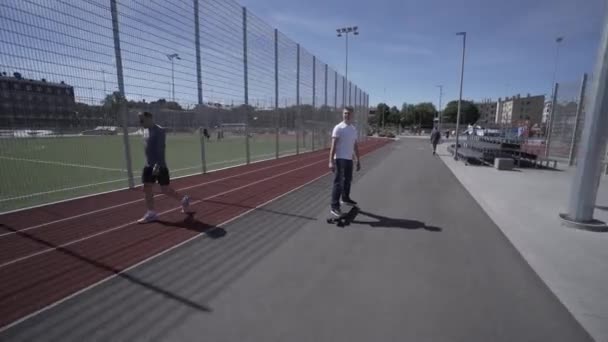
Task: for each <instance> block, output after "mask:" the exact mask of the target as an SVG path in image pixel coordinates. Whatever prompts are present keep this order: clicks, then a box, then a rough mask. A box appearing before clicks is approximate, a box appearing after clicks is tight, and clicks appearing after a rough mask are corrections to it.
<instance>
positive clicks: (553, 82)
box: [551, 37, 564, 88]
mask: <svg viewBox="0 0 608 342" xmlns="http://www.w3.org/2000/svg"><path fill="white" fill-rule="evenodd" d="M562 41H564V37H557V38H556V39H555V65H554V66H553V81H552V82H551V88H553V85H554V84H555V81H556V80H555V78H556V77H557V65H558V62H559V46H560V43H561V42H562Z"/></svg>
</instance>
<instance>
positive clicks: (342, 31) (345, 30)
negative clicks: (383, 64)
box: [336, 26, 359, 104]
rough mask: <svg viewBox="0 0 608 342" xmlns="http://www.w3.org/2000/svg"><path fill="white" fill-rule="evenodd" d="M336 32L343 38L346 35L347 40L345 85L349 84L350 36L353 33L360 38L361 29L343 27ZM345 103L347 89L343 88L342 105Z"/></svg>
mask: <svg viewBox="0 0 608 342" xmlns="http://www.w3.org/2000/svg"><path fill="white" fill-rule="evenodd" d="M336 32H337V33H338V37H342V35H344V37H345V38H346V64H345V71H344V77H345V82H344V84H348V34H349V33H352V34H354V35H355V36H358V35H359V27H357V26H351V27H342V28H339V29H336ZM345 102H346V87H342V103H343V104H344V103H345Z"/></svg>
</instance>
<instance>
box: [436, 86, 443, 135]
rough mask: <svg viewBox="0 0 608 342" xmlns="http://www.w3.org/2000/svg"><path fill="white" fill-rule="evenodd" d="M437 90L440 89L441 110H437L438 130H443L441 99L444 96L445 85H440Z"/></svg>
mask: <svg viewBox="0 0 608 342" xmlns="http://www.w3.org/2000/svg"><path fill="white" fill-rule="evenodd" d="M437 88H439V108H437V116H438V120H437V121H438V123H437V126H438V127H437V129H438V130H441V98H442V96H443V85H438V86H437Z"/></svg>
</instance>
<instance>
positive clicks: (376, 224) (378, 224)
mask: <svg viewBox="0 0 608 342" xmlns="http://www.w3.org/2000/svg"><path fill="white" fill-rule="evenodd" d="M359 214H360V215H362V216H367V217H369V218H372V219H374V220H375V221H367V220H366V221H362V220H353V221H352V223H356V224H363V225H369V226H370V227H373V228H401V229H424V230H426V231H429V232H441V231H442V230H443V229H441V228H439V227H433V226H427V225H426V224H425V223H424V222H421V221H416V220H406V219H398V218H391V217H385V216H380V215H376V214H372V213H368V212H365V211H359Z"/></svg>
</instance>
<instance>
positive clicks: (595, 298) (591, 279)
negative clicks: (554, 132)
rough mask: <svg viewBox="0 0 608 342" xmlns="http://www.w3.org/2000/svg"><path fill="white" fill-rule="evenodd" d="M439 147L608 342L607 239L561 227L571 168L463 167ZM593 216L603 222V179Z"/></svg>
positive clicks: (606, 186)
mask: <svg viewBox="0 0 608 342" xmlns="http://www.w3.org/2000/svg"><path fill="white" fill-rule="evenodd" d="M447 146H448V144H443V145H440V147H439V153H440V155H441V159H442V160H443V161H444V163H445V164H446V165H447V166H448V167H449V168H450V170H451V171H452V172H453V174H454V175H455V176H456V177H457V178H458V180H459V181H460V182H461V183H462V184H463V185H464V186H465V187H466V189H467V190H468V191H469V192H470V193H471V195H473V197H474V198H475V199H476V200H477V202H479V204H480V205H481V206H482V207H483V208H484V209H485V211H486V212H487V213H488V215H489V216H490V217H491V218H492V220H493V221H494V222H495V223H496V224H497V225H498V226H499V227H500V229H501V230H502V231H503V232H504V234H505V235H506V236H507V237H508V238H509V240H510V241H511V242H512V243H513V245H514V246H515V247H516V248H517V249H518V250H519V252H520V253H521V254H522V256H523V257H524V258H525V259H526V261H527V262H528V263H529V264H530V265H531V266H532V268H533V269H534V270H535V271H536V272H537V273H538V274H539V275H540V277H541V278H542V279H543V281H544V282H545V283H546V284H547V285H548V286H549V288H550V289H551V290H552V291H553V292H554V293H555V294H556V295H557V297H558V298H559V299H560V300H561V301H562V302H563V303H564V304H565V306H566V307H567V308H568V309H569V310H570V311H571V312H572V314H573V315H574V316H575V317H576V318H577V320H579V321H580V322H581V324H582V325H583V326H584V327H585V328H586V329H587V330H588V331H589V333H590V334H591V335H592V336H593V337H594V338H595V340H596V341H598V342H599V341H602V342H604V341H608V324H607V323H608V290H607V284H608V262H607V261H608V248H607V246H608V234H606V233H594V232H588V231H582V230H577V229H572V228H567V227H565V226H562V224H561V221H560V219H559V217H558V214H559V213H561V212H565V210H566V208H567V205H568V196H569V191H570V184H571V179H572V176H573V171H574V170H573V169H568V168H567V167H565V166H564V165H562V166H561V167H560V170H559V171H548V170H536V169H519V170H515V171H498V170H495V169H493V168H490V167H475V166H465V165H464V163H462V162H456V161H454V160H453V158H452V157H451V156H450V155H449V154H448V152H447ZM597 203H598V208H597V209H596V211H595V214H594V215H595V217H596V218H598V219H600V220H603V221H605V222H608V211H607V210H608V178H606V177H604V178H603V179H602V180H601V182H600V185H599V192H598V201H597Z"/></svg>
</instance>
